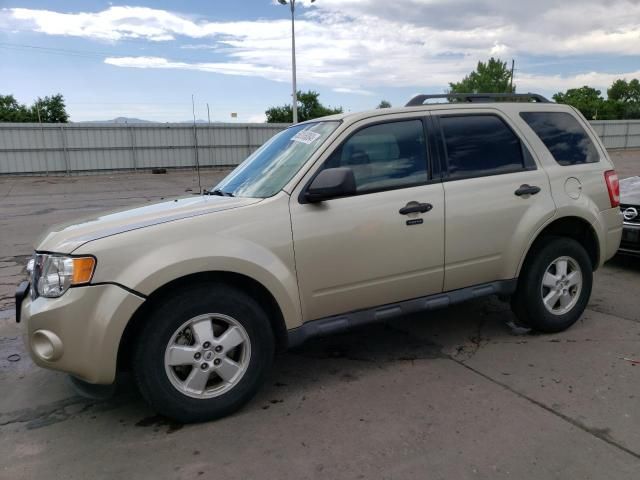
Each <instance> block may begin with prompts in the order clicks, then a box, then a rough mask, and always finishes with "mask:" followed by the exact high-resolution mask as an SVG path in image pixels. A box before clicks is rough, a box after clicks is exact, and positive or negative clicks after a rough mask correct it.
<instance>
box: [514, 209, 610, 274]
mask: <svg viewBox="0 0 640 480" xmlns="http://www.w3.org/2000/svg"><path fill="white" fill-rule="evenodd" d="M550 236H556V237H567V238H572V239H573V240H575V241H577V242H578V243H579V244H580V245H582V246H583V247H584V249H585V250H586V251H587V254H588V255H589V259H590V260H591V265H592V267H593V271H595V270H596V269H597V268H598V265H599V264H600V256H601V252H600V243H599V241H598V236H597V234H596V231H595V229H594V228H593V226H592V225H591V223H590V222H589V221H588V220H586V219H584V218H582V217H578V216H565V217H560V218H555V219H553V220H552V221H551V222H549V223H548V224H546V225H545V226H544V227H543V228H542V229H541V230H540V231H539V232H538V233H537V235H536V236H535V238H534V239H533V241H532V242H531V243H530V244H529V247H528V249H527V251H526V253H525V254H524V255H523V257H522V260H521V261H520V266H519V268H518V275H520V272H521V271H522V268H523V267H524V265H525V263H526V261H527V260H528V259H529V258H530V257H531V255H532V253H534V252H535V250H536V247H537V246H538V245H539V244H540V242H541V241H542V240H543V239H545V238H548V237H550Z"/></svg>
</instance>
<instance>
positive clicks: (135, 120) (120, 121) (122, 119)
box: [73, 117, 220, 124]
mask: <svg viewBox="0 0 640 480" xmlns="http://www.w3.org/2000/svg"><path fill="white" fill-rule="evenodd" d="M73 123H117V124H123V123H126V124H129V123H193V120H185V121H183V122H154V121H151V120H143V119H141V118H131V117H117V118H113V119H111V120H87V121H85V122H73ZM196 123H198V124H200V123H207V121H206V120H196ZM211 123H220V122H217V121H214V122H211Z"/></svg>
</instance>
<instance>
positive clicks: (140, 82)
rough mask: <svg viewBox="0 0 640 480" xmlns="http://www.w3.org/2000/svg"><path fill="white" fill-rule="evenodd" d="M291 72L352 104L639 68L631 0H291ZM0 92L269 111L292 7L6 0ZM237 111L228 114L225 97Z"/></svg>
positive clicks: (1, 5) (637, 8)
mask: <svg viewBox="0 0 640 480" xmlns="http://www.w3.org/2000/svg"><path fill="white" fill-rule="evenodd" d="M296 47H297V48H296V53H297V56H296V58H297V64H298V69H297V72H298V75H297V77H298V88H299V89H300V90H315V91H317V92H319V93H320V99H321V101H322V102H323V103H324V104H326V105H329V106H342V107H343V108H344V110H345V111H359V110H366V109H370V108H374V107H375V106H376V105H377V104H378V103H379V102H380V100H382V99H386V100H388V101H390V102H391V103H392V104H393V105H394V106H401V105H404V104H405V103H406V102H407V101H408V100H409V99H410V98H411V97H412V96H413V95H415V94H417V93H443V92H444V91H445V90H446V88H447V85H448V83H449V82H454V81H459V80H460V79H462V78H463V77H464V76H465V75H466V74H468V73H469V72H470V71H471V70H473V69H474V68H475V66H476V64H477V62H478V61H480V60H482V61H486V60H487V59H488V58H489V57H491V56H495V57H499V58H501V59H502V60H504V61H508V62H509V64H510V62H511V59H514V60H515V64H516V70H515V84H516V86H517V91H518V92H527V91H533V92H537V93H542V94H545V95H547V96H551V95H552V94H553V93H555V92H557V91H564V90H566V89H567V88H573V87H580V86H582V85H590V86H593V87H596V88H599V89H601V90H602V91H603V92H605V91H606V88H607V87H608V86H610V85H611V83H612V82H613V81H614V80H615V79H617V78H626V79H631V78H640V0H633V1H626V0H607V1H606V2H605V1H603V0H600V1H594V0H580V1H572V0H564V1H558V0H553V1H552V0H537V1H535V2H531V1H527V2H520V1H513V0H386V1H384V0H317V1H316V2H315V3H313V4H311V3H310V1H309V0H298V1H297V2H296ZM0 93H2V94H13V95H14V96H15V97H16V98H17V99H18V100H19V101H21V102H23V103H30V102H32V101H33V100H34V99H35V98H37V97H39V96H45V95H51V94H55V93H62V94H63V95H64V97H65V99H66V102H67V110H68V112H69V113H70V115H71V120H72V121H85V120H106V119H111V118H114V117H119V116H126V117H137V118H143V119H147V120H154V121H162V122H165V121H186V120H189V119H190V118H192V107H191V96H192V95H193V96H194V98H195V104H196V105H195V109H196V116H197V118H199V119H205V120H206V119H207V106H206V105H207V103H208V104H209V107H210V116H211V120H212V121H239V122H260V121H264V119H265V117H264V111H265V110H266V109H267V108H269V107H271V106H275V105H283V104H285V103H288V102H290V101H291V19H290V11H289V7H288V6H282V5H279V4H278V3H277V2H276V1H275V0H183V1H180V2H175V1H173V2H172V1H167V0H158V1H147V0H128V1H124V2H119V1H101V0H56V1H55V2H52V1H51V0H48V1H45V0H22V1H17V0H0ZM233 112H235V113H237V119H236V118H232V117H231V113H233Z"/></svg>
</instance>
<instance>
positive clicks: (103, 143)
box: [0, 120, 640, 175]
mask: <svg viewBox="0 0 640 480" xmlns="http://www.w3.org/2000/svg"><path fill="white" fill-rule="evenodd" d="M591 124H592V125H593V128H594V129H595V131H596V132H597V134H598V135H599V136H600V138H602V140H603V142H604V144H605V146H606V147H607V148H640V120H616V121H601V120H600V121H593V122H591ZM287 126H288V125H287V124H267V123H260V124H258V123H253V124H252V123H247V124H241V123H214V124H211V125H209V124H197V125H196V127H195V129H194V126H193V125H192V124H188V123H144V124H74V123H69V124H43V125H40V124H37V123H35V124H34V123H0V175H2V174H36V175H47V174H77V173H82V172H99V171H109V170H137V169H150V168H154V167H170V168H189V167H193V166H195V164H196V155H197V159H198V162H199V163H200V166H203V167H215V166H234V165H238V164H239V163H241V162H242V161H243V160H244V159H245V158H247V157H248V156H249V155H250V154H251V153H252V152H253V151H255V150H256V149H257V148H258V147H260V145H262V144H263V143H264V142H266V141H267V140H268V139H269V138H271V137H272V136H273V135H275V134H276V133H278V132H279V131H281V130H283V129H284V128H286V127H287ZM194 130H195V131H194ZM196 145H197V148H196Z"/></svg>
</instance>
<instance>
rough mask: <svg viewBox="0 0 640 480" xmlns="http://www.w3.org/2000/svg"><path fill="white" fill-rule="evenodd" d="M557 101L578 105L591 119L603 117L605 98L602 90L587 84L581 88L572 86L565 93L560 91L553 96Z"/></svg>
mask: <svg viewBox="0 0 640 480" xmlns="http://www.w3.org/2000/svg"><path fill="white" fill-rule="evenodd" d="M553 99H554V100H555V101H556V102H557V103H564V104H567V105H571V106H573V107H576V108H577V109H578V110H580V112H582V114H583V115H584V116H585V117H586V118H587V119H589V120H593V119H595V118H602V115H603V111H604V99H603V98H602V97H601V96H600V90H596V89H595V88H592V87H589V86H587V85H585V86H583V87H580V88H570V89H569V90H567V91H566V92H565V93H562V92H558V93H556V94H555V95H554V96H553Z"/></svg>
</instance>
